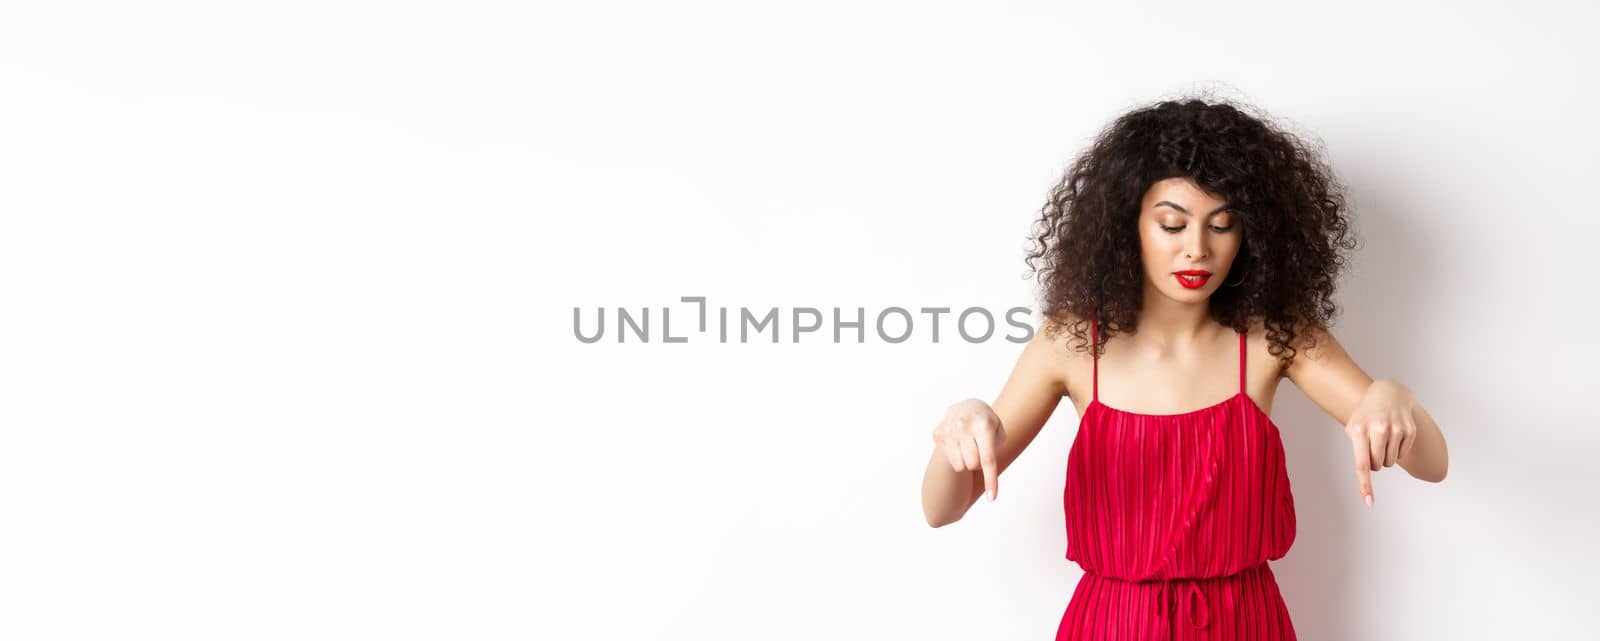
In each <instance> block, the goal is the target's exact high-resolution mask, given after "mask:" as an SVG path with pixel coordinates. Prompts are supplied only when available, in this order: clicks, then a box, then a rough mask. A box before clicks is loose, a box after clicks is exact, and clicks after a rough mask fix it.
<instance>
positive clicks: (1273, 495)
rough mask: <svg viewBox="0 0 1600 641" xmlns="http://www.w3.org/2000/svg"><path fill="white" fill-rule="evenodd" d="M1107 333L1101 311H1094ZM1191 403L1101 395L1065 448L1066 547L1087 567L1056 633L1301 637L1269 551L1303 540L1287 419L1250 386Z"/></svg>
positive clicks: (1105, 638)
mask: <svg viewBox="0 0 1600 641" xmlns="http://www.w3.org/2000/svg"><path fill="white" fill-rule="evenodd" d="M1093 332H1094V340H1095V342H1098V341H1099V338H1100V328H1099V324H1098V323H1095V324H1094V325H1093ZM1244 364H1245V335H1244V334H1239V393H1238V394H1235V395H1233V397H1231V398H1229V399H1227V400H1225V401H1222V402H1220V403H1217V404H1216V405H1212V406H1210V407H1205V408H1201V409H1198V410H1193V411H1190V412H1184V413H1182V414H1135V413H1133V412H1125V411H1122V410H1119V409H1116V408H1113V407H1108V406H1106V405H1105V404H1103V403H1101V402H1100V359H1099V357H1098V356H1096V357H1095V362H1094V400H1092V401H1090V403H1089V405H1088V407H1087V408H1085V410H1084V413H1083V417H1082V418H1081V420H1080V421H1079V425H1078V434H1077V436H1075V437H1074V438H1073V442H1072V450H1071V452H1070V453H1069V454H1068V456H1067V479H1066V489H1065V491H1064V492H1063V493H1062V508H1063V510H1064V512H1065V513H1066V523H1067V559H1069V560H1072V561H1075V562H1077V564H1078V565H1079V566H1080V567H1082V568H1083V571H1084V573H1083V578H1082V579H1080V580H1079V581H1078V585H1077V588H1076V589H1075V590H1073V593H1072V600H1071V601H1070V602H1069V603H1068V604H1067V611H1066V614H1064V615H1063V616H1062V617H1061V625H1060V627H1059V628H1058V629H1057V630H1056V641H1067V640H1078V639H1084V640H1087V639H1095V640H1097V641H1114V640H1120V639H1129V640H1131V639H1140V640H1143V639H1207V640H1218V641H1220V640H1225V639H1241V640H1242V639H1251V640H1255V639H1263V640H1266V639H1270V640H1274V641H1282V640H1285V639H1294V638H1295V634H1294V626H1293V625H1291V624H1290V622H1289V611H1288V608H1287V607H1286V606H1285V605H1284V602H1283V597H1282V596H1281V595H1280V594H1279V592H1278V584H1277V582H1276V581H1275V580H1274V578H1273V575H1272V570H1271V568H1269V567H1268V566H1267V561H1268V560H1276V559H1281V558H1283V556H1284V554H1286V553H1287V552H1288V551H1289V546H1290V545H1291V544H1293V543H1294V534H1295V516H1294V496H1293V495H1292V494H1291V493H1290V491H1289V475H1288V472H1287V470H1285V468H1284V455H1283V441H1282V439H1281V438H1280V436H1279V434H1278V427H1277V425H1274V424H1273V422H1272V419H1271V418H1270V417H1268V416H1267V414H1266V413H1265V412H1262V411H1261V408H1260V406H1258V405H1256V403H1255V401H1254V400H1251V398H1250V396H1249V395H1247V394H1246V393H1245V385H1244Z"/></svg>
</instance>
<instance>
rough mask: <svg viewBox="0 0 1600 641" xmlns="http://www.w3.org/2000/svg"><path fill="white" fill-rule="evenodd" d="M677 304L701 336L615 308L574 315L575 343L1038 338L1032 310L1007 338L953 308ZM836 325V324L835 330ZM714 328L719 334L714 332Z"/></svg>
mask: <svg viewBox="0 0 1600 641" xmlns="http://www.w3.org/2000/svg"><path fill="white" fill-rule="evenodd" d="M678 300H679V302H681V303H688V304H692V305H693V306H694V307H692V308H689V307H686V308H684V310H683V311H687V312H689V313H693V314H695V317H694V319H695V320H697V321H698V322H695V323H692V324H688V325H689V326H691V327H695V328H696V329H693V330H689V329H685V328H683V327H684V326H680V329H678V330H676V331H677V332H678V333H674V331H675V330H674V328H673V327H672V312H673V308H672V307H658V308H655V309H656V311H659V312H660V313H659V314H657V315H656V318H657V319H658V320H659V321H660V324H659V325H654V324H653V322H652V320H651V316H652V315H651V313H650V312H651V308H649V307H640V308H637V309H632V310H630V309H629V308H627V307H615V308H612V309H613V310H614V311H615V313H614V315H613V316H612V317H611V318H608V317H607V314H606V312H607V308H605V307H596V308H593V309H592V310H590V311H588V312H585V311H584V309H583V308H581V307H574V308H572V335H573V337H575V338H577V339H578V340H579V341H580V342H584V343H598V342H601V341H605V340H607V336H611V337H613V338H614V339H615V341H616V342H618V343H628V342H638V343H650V342H661V343H687V342H690V341H691V340H706V341H709V340H712V336H713V335H714V336H715V340H716V342H718V343H728V342H738V343H750V342H761V341H763V339H766V340H767V341H768V342H772V343H778V342H782V339H784V338H787V339H788V342H790V343H801V342H807V343H817V342H827V340H828V337H829V336H830V335H831V337H832V342H834V343H844V342H851V341H849V340H848V339H849V338H850V337H853V338H854V341H853V342H855V343H866V342H867V339H868V337H869V336H871V337H873V338H874V340H875V341H877V342H883V343H904V342H906V341H909V340H912V338H913V337H916V336H918V335H921V336H923V337H925V338H924V339H923V340H926V341H927V342H931V343H938V342H940V340H941V338H943V339H947V340H948V339H949V338H950V334H951V333H954V334H955V335H956V336H959V337H960V339H961V340H964V341H966V342H968V343H983V342H987V341H989V340H991V339H994V338H996V336H997V335H998V336H999V337H1001V338H1004V339H1005V340H1007V341H1009V342H1012V343H1026V342H1028V341H1030V340H1033V332H1034V327H1033V325H1032V324H1031V323H1030V322H1029V321H1030V320H1031V318H1032V315H1033V310H1031V309H1029V308H1027V307H1012V308H1010V309H1007V310H1006V311H1005V313H1004V314H1003V316H1002V317H1003V319H1004V321H1005V324H1006V325H1007V326H1009V327H1010V328H1012V329H1014V330H1018V331H1017V332H1007V333H1005V334H1000V333H999V332H1000V330H1001V328H1000V327H999V322H998V321H997V320H996V318H997V315H996V314H994V313H992V312H990V311H989V310H988V309H986V308H983V307H967V308H964V309H961V310H959V311H958V310H954V309H952V308H950V307H919V308H917V311H916V312H915V313H913V312H912V311H911V310H910V309H907V308H905V307H898V306H896V307H885V308H883V309H881V310H877V311H876V313H874V314H868V310H867V308H865V307H855V308H842V307H834V308H832V309H831V311H832V313H831V314H824V313H823V311H822V309H819V308H816V307H789V308H781V307H768V308H765V309H761V308H755V309H752V308H749V307H743V306H741V307H733V308H730V307H725V306H724V307H716V308H712V307H711V306H710V305H707V304H706V297H704V296H682V297H679V299H678ZM784 310H787V311H784ZM713 311H714V312H715V315H716V316H715V318H714V319H712V318H710V316H711V313H712V312H713ZM869 317H870V318H871V322H869V320H868V319H869ZM680 318H682V316H680ZM830 318H831V320H832V322H831V323H830V322H828V320H829V319H830ZM713 323H714V324H715V327H712V325H713ZM655 327H659V330H660V331H659V335H657V334H656V333H654V332H653V329H654V328H655ZM713 330H715V331H714V332H713ZM824 330H827V331H824ZM869 330H870V331H869ZM769 332H770V333H769ZM1019 332H1020V333H1019ZM630 337H631V340H630Z"/></svg>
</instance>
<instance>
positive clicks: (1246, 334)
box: [922, 100, 1448, 641]
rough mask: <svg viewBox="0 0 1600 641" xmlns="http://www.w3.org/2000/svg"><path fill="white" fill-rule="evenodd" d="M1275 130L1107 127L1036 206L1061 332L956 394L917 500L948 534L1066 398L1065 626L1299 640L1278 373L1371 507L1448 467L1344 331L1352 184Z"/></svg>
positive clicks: (1236, 111)
mask: <svg viewBox="0 0 1600 641" xmlns="http://www.w3.org/2000/svg"><path fill="white" fill-rule="evenodd" d="M1270 122H1271V121H1270V119H1268V118H1266V117H1265V116H1256V115H1252V114H1249V113H1246V112H1245V111H1244V110H1243V109H1242V108H1240V107H1237V106H1234V105H1229V104H1225V103H1212V102H1206V101H1201V100H1186V101H1163V102H1159V103H1157V104H1154V105H1151V106H1147V107H1143V108H1140V109H1136V110H1134V111H1132V112H1130V113H1128V114H1126V115H1123V116H1122V117H1120V118H1118V119H1117V120H1115V121H1114V122H1112V123H1111V124H1110V125H1109V126H1108V127H1106V128H1105V129H1104V130H1103V131H1102V132H1101V133H1100V135H1099V136H1098V137H1097V138H1096V140H1095V142H1094V144H1093V145H1092V146H1091V147H1090V148H1089V149H1088V150H1087V151H1086V152H1084V153H1083V154H1082V155H1081V156H1080V157H1079V158H1078V159H1077V160H1076V162H1074V163H1073V164H1072V166H1071V167H1070V168H1069V169H1068V170H1067V172H1066V174H1065V176H1064V177H1063V179H1062V180H1061V182H1060V184H1058V185H1057V186H1056V187H1055V189H1054V190H1053V191H1052V192H1051V197H1050V199H1049V202H1048V203H1046V204H1045V206H1044V208H1043V210H1042V212H1041V215H1040V218H1039V221H1038V226H1037V229H1036V233H1035V236H1034V238H1033V240H1034V242H1035V247H1034V249H1033V251H1032V252H1030V254H1029V255H1028V264H1029V266H1030V267H1032V268H1034V270H1035V271H1036V273H1038V274H1039V275H1040V282H1041V289H1042V294H1041V299H1042V312H1043V314H1044V317H1045V323H1044V326H1043V327H1042V328H1041V331H1039V332H1038V333H1037V334H1035V336H1034V339H1033V340H1032V341H1031V342H1030V343H1029V344H1028V346H1027V347H1026V348H1025V349H1024V350H1023V353H1022V355H1021V357H1020V358H1019V359H1018V361H1017V364H1016V367H1015V369H1014V370H1013V371H1012V372H1011V376H1010V378H1009V379H1008V380H1007V381H1006V383H1005V386H1004V388H1003V389H1002V390H1001V392H1000V395H999V396H998V397H997V398H996V399H995V401H994V405H993V406H992V407H991V406H990V405H988V404H986V403H984V402H983V401H981V400H978V399H967V400H963V401H960V402H958V403H956V404H954V405H952V406H951V407H950V408H949V410H948V411H947V412H946V414H945V416H944V419H943V420H942V421H941V422H940V424H939V425H938V427H937V428H935V429H934V431H933V441H934V444H935V447H934V451H933V454H932V456H931V457H930V458H929V460H928V468H927V472H926V476H925V477H924V480H923V490H922V503H923V510H924V513H925V514H926V516H927V519H928V523H929V524H930V525H933V526H934V527H938V526H941V525H945V524H948V523H952V522H955V521H957V520H959V519H960V518H961V517H962V516H963V515H965V514H966V511H967V510H968V509H969V508H971V506H972V505H973V503H974V502H976V501H977V499H978V496H979V495H980V494H981V493H985V492H986V493H987V494H988V495H989V500H990V501H993V500H994V499H995V497H996V496H997V493H998V491H999V476H1000V474H1001V473H1002V472H1004V471H1005V469H1006V467H1007V466H1009V465H1010V464H1011V462H1012V461H1014V460H1016V458H1017V456H1018V455H1020V454H1021V453H1022V450H1023V449H1024V448H1026V447H1027V446H1028V443H1030V442H1031V441H1033V438H1034V436H1036V435H1037V434H1038V432H1039V429H1040V427H1041V426H1043V425H1044V423H1045V421H1046V420H1047V419H1049V418H1050V414H1051V413H1052V412H1053V411H1054V410H1055V408H1056V406H1057V403H1058V402H1059V401H1060V400H1061V397H1062V396H1066V397H1068V398H1071V399H1072V401H1073V405H1074V406H1075V409H1076V410H1077V412H1078V416H1079V417H1080V422H1079V427H1078V432H1077V435H1076V437H1075V438H1074V440H1073V444H1072V449H1071V451H1070V453H1069V454H1068V461H1067V474H1066V485H1065V492H1064V494H1063V500H1062V505H1063V508H1064V511H1065V514H1066V528H1067V554H1066V556H1067V558H1068V559H1070V560H1072V561H1075V562H1076V563H1078V565H1079V566H1081V567H1082V568H1083V570H1084V574H1083V578H1082V579H1080V581H1079V583H1078V585H1077V588H1076V589H1075V590H1074V592H1073V594H1072V598H1071V601H1070V602H1069V603H1068V605H1067V610H1066V613H1065V614H1064V615H1063V616H1062V619H1061V624H1060V627H1059V629H1058V630H1057V633H1056V638H1057V639H1058V641H1061V640H1068V639H1089V638H1093V639H1151V638H1174V639H1194V638H1205V639H1293V638H1295V634H1294V627H1293V625H1291V623H1290V621H1289V614H1288V609H1287V607H1286V606H1285V605H1284V603H1283V600H1282V597H1281V595H1280V594H1279V592H1278V587H1277V583H1276V582H1275V580H1274V578H1273V575H1272V571H1271V569H1270V568H1269V567H1268V565H1267V561H1269V560H1275V559H1279V558H1282V557H1283V556H1284V554H1286V553H1287V552H1288V549H1289V546H1290V545H1291V544H1292V543H1293V541H1294V535H1295V513H1294V499H1293V495H1292V494H1291V492H1290V489H1289V478H1288V475H1287V472H1286V470H1285V469H1284V455H1283V443H1282V440H1281V438H1280V434H1279V432H1278V428H1277V426H1276V425H1275V424H1273V422H1272V419H1271V418H1270V417H1269V416H1268V415H1269V413H1270V412H1271V409H1272V399H1273V394H1274V392H1275V391H1276V389H1277V386H1278V382H1279V381H1280V380H1282V379H1283V378H1284V377H1287V378H1289V379H1290V380H1292V381H1294V383H1295V385H1296V386H1298V387H1299V388H1300V389H1301V390H1302V391H1304V392H1305V394H1306V396H1308V397H1309V398H1311V400H1312V401H1314V402H1315V403H1316V404H1317V405H1318V406H1320V407H1321V408H1322V409H1323V410H1324V411H1326V412H1327V413H1328V414H1329V415H1330V416H1332V417H1333V418H1334V420H1336V421H1338V422H1339V423H1341V424H1343V425H1344V426H1345V427H1344V431H1345V434H1346V436H1348V437H1349V441H1350V446H1351V450H1350V452H1351V457H1352V460H1353V463H1354V468H1355V480H1356V487H1357V488H1358V489H1359V491H1360V493H1361V495H1362V497H1363V500H1364V501H1365V503H1366V504H1367V505H1368V506H1371V505H1373V494H1372V483H1371V480H1370V474H1371V472H1375V471H1379V470H1382V469H1383V468H1386V467H1392V466H1394V465H1399V466H1400V467H1402V468H1404V469H1405V470H1406V472H1407V473H1409V474H1411V476H1413V477H1415V478H1418V479H1422V480H1426V481H1432V482H1435V483H1437V482H1439V481H1442V480H1443V479H1444V477H1445V471H1446V468H1447V461H1448V457H1447V454H1446V450H1445V441H1444V436H1443V435H1442V434H1441V433H1440V431H1439V427H1438V426H1437V425H1435V424H1434V422H1433V419H1432V418H1431V417H1429V416H1428V413H1427V412H1426V411H1424V410H1423V409H1422V406H1421V405H1419V404H1418V403H1417V402H1416V400H1415V399H1414V397H1413V396H1412V394H1411V392H1410V391H1409V390H1408V389H1407V388H1406V387H1405V386H1403V385H1401V384H1400V383H1398V382H1395V381H1392V380H1377V381H1374V380H1372V379H1371V378H1370V377H1369V376H1367V374H1366V373H1365V372H1363V371H1362V370H1361V368H1360V367H1358V366H1357V365H1356V364H1355V362H1353V361H1352V360H1351V359H1350V356H1349V355H1348V354H1346V353H1345V352H1344V350H1343V349H1342V348H1341V347H1340V345H1339V342H1338V341H1337V340H1335V339H1334V337H1333V335H1332V334H1330V333H1329V332H1328V330H1327V325H1328V324H1329V321H1330V320H1331V319H1332V317H1333V316H1334V313H1335V312H1336V309H1337V308H1336V306H1335V305H1334V303H1333V301H1332V298H1333V290H1334V284H1335V280H1336V277H1337V275H1338V273H1339V271H1340V268H1341V267H1342V266H1343V264H1344V262H1345V254H1346V252H1347V251H1348V250H1349V249H1352V248H1353V247H1354V242H1353V241H1352V240H1350V239H1349V238H1348V237H1347V236H1348V231H1349V221H1348V219H1347V217H1346V207H1345V199H1344V196H1343V194H1342V193H1341V187H1340V185H1339V184H1338V183H1337V181H1336V180H1335V179H1334V177H1333V173H1332V171H1331V170H1330V169H1329V168H1328V167H1327V166H1326V165H1325V164H1324V163H1323V162H1322V160H1321V159H1320V158H1319V156H1318V154H1317V153H1316V151H1315V150H1313V149H1312V148H1311V147H1309V146H1308V145H1306V144H1305V143H1304V142H1303V141H1301V140H1300V139H1298V138H1296V137H1295V136H1293V135H1291V134H1289V133H1287V132H1285V131H1284V130H1282V129H1281V128H1279V127H1276V126H1274V125H1272V124H1270ZM1041 264H1042V269H1041ZM1101 390H1104V391H1105V393H1104V394H1103V395H1102V394H1101ZM1218 399H1222V400H1220V401H1219V400H1218ZM1196 408H1198V409H1196Z"/></svg>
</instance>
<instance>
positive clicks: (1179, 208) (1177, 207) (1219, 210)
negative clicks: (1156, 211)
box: [1151, 200, 1233, 216]
mask: <svg viewBox="0 0 1600 641" xmlns="http://www.w3.org/2000/svg"><path fill="white" fill-rule="evenodd" d="M1232 204H1233V203H1222V206H1221V207H1218V208H1216V209H1213V210H1211V213H1209V214H1206V215H1207V216H1215V215H1217V214H1219V213H1221V212H1222V211H1223V210H1226V209H1227V208H1228V207H1229V206H1230V205H1232ZM1162 205H1166V206H1168V207H1171V208H1173V209H1176V210H1178V211H1181V212H1183V213H1185V214H1187V213H1189V210H1187V209H1184V208H1182V207H1179V206H1177V205H1174V204H1172V203H1170V202H1167V201H1165V200H1163V201H1161V202H1159V203H1156V204H1154V205H1151V208H1152V209H1153V208H1156V207H1160V206H1162Z"/></svg>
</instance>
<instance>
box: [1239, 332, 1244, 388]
mask: <svg viewBox="0 0 1600 641" xmlns="http://www.w3.org/2000/svg"><path fill="white" fill-rule="evenodd" d="M1244 339H1245V334H1244V333H1243V332H1240V333H1239V393H1240V394H1243V393H1244Z"/></svg>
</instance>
